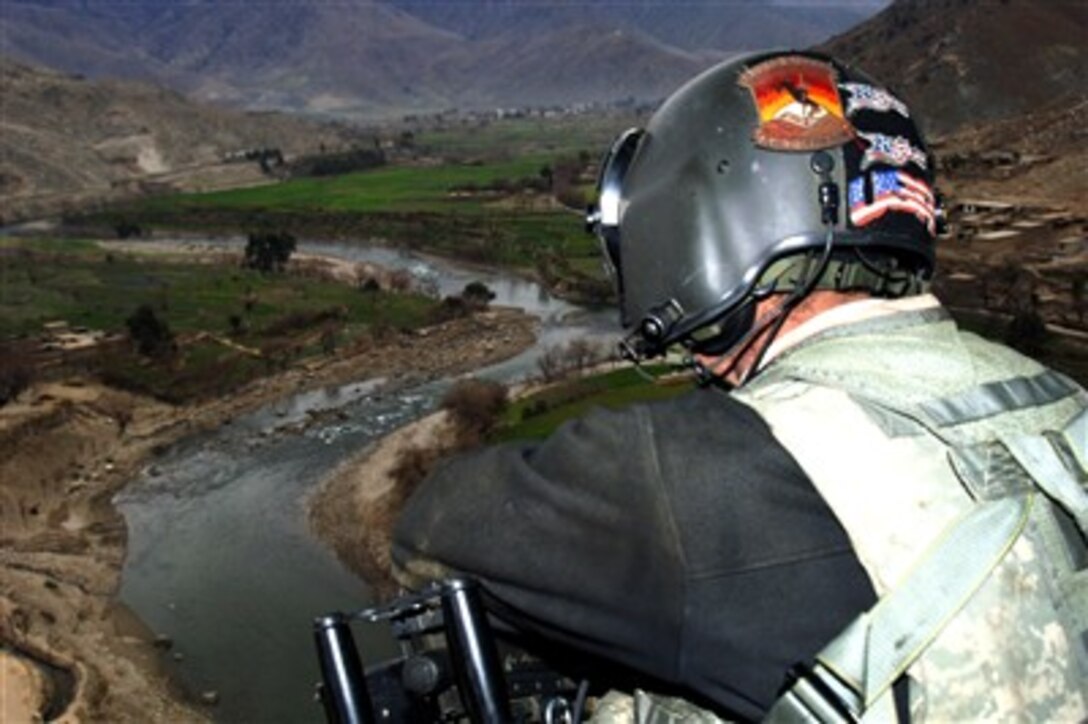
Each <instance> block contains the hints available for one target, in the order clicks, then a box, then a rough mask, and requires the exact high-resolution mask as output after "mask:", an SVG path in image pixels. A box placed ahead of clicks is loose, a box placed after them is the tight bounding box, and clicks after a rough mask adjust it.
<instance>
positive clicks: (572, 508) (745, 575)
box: [393, 390, 873, 718]
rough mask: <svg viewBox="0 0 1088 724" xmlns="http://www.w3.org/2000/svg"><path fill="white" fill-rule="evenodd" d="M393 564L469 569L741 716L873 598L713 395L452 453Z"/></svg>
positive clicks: (745, 428)
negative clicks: (530, 441)
mask: <svg viewBox="0 0 1088 724" xmlns="http://www.w3.org/2000/svg"><path fill="white" fill-rule="evenodd" d="M393 559H394V563H395V565H396V566H398V567H399V569H400V571H401V573H402V574H408V576H409V577H412V576H415V577H416V578H417V580H418V578H419V577H421V576H422V577H433V576H436V575H438V574H439V570H438V569H439V568H446V569H451V570H454V571H460V572H466V573H471V574H472V575H474V576H476V577H478V578H480V579H481V580H482V581H483V582H484V584H485V586H486V587H487V588H488V590H489V591H490V592H491V594H492V595H494V596H496V597H497V598H499V599H500V600H501V601H502V602H503V603H504V604H506V605H507V606H508V607H509V608H511V609H512V610H514V611H516V612H518V613H519V615H520V616H522V617H523V618H524V620H525V621H526V622H529V623H530V625H531V627H532V628H534V629H535V630H537V631H543V632H545V633H546V634H547V635H548V636H549V637H551V638H553V639H555V640H557V641H559V642H561V643H564V644H566V645H569V646H573V647H575V648H577V649H580V650H583V651H586V652H588V653H591V654H595V655H598V656H602V657H604V658H606V659H608V660H611V661H615V662H618V663H620V664H622V665H624V666H627V667H630V668H632V669H634V670H636V671H639V672H642V673H644V674H646V675H648V676H650V677H652V678H653V679H655V680H657V681H660V682H663V683H664V684H671V685H675V686H677V687H680V689H682V690H686V691H691V692H694V693H695V694H696V695H698V696H699V697H700V698H701V699H702V700H704V701H710V702H713V703H714V704H715V705H716V706H717V707H718V708H719V709H720V710H722V711H723V712H727V713H729V714H730V715H733V716H739V717H743V718H756V717H759V716H760V715H761V714H762V713H763V711H764V710H765V709H766V707H767V706H768V705H769V704H770V702H771V701H772V700H773V698H774V696H775V693H776V691H777V689H778V687H779V685H780V684H781V682H782V678H783V676H784V673H785V671H786V669H787V668H788V667H789V666H790V665H791V664H793V663H796V662H798V661H801V660H804V659H807V658H808V657H811V656H812V655H813V654H815V652H816V651H818V650H819V648H820V647H822V645H823V644H825V643H827V642H828V641H829V640H830V639H831V638H832V636H834V634H835V633H837V632H838V630H839V629H840V628H841V627H842V626H844V625H845V624H846V623H847V622H848V621H849V620H850V619H851V618H852V617H853V616H854V615H856V613H858V612H860V611H861V610H864V608H866V607H867V606H868V605H869V604H870V603H871V602H872V601H873V593H872V590H871V587H870V586H869V583H868V580H867V578H866V577H865V573H864V571H863V570H862V569H861V567H860V565H859V564H858V562H857V560H856V558H855V557H854V555H853V552H852V551H851V549H850V545H849V542H848V540H847V538H846V535H845V533H844V532H843V531H842V529H841V527H840V526H839V525H838V522H837V521H836V520H835V518H834V516H833V515H832V513H831V511H830V510H829V509H828V507H827V505H826V504H825V503H824V502H823V501H822V499H821V498H820V496H819V495H818V493H817V492H816V490H815V489H814V487H813V486H812V484H811V483H810V482H809V480H808V478H807V477H806V476H805V474H804V473H803V472H802V471H801V470H800V468H799V467H798V466H797V464H796V463H795V462H794V460H793V458H792V457H791V456H790V455H789V454H788V452H787V451H786V450H785V449H783V448H782V446H781V445H779V444H778V442H777V441H776V440H775V439H774V437H773V435H772V434H771V432H770V430H769V429H768V427H767V426H766V424H765V423H764V421H763V420H762V419H761V418H760V417H759V416H758V415H756V413H755V412H754V411H752V410H751V409H750V408H748V407H746V406H744V405H741V404H740V403H738V402H736V401H735V400H733V399H732V398H730V397H728V396H725V395H723V394H720V393H718V392H716V391H712V390H704V391H698V392H695V393H692V394H689V395H685V396H683V397H681V398H678V399H675V400H670V401H666V402H661V403H654V404H649V405H636V406H632V407H630V408H627V409H625V410H622V411H618V412H612V411H605V410H597V411H594V412H592V413H590V414H588V415H586V416H585V417H584V418H582V419H580V420H577V421H573V422H571V423H568V424H566V425H564V426H563V427H562V428H560V429H559V430H558V431H557V432H556V433H555V434H554V435H553V436H552V437H551V438H549V439H548V440H546V441H544V442H542V443H539V444H535V445H504V446H499V447H495V448H490V449H487V450H484V451H482V452H480V453H477V454H473V455H469V456H466V457H462V458H459V459H456V460H454V461H452V462H451V463H449V464H448V465H446V466H444V467H442V468H441V469H439V470H438V471H437V472H436V473H435V474H434V475H432V476H431V477H430V478H429V479H428V480H427V481H425V483H424V484H423V486H422V487H421V488H420V490H418V491H417V493H416V494H415V495H414V496H413V497H412V499H411V500H410V501H409V503H408V505H407V507H406V509H405V511H404V513H403V514H402V517H401V519H400V521H399V523H398V526H397V529H396V532H395V536H394V548H393ZM436 564H437V566H436Z"/></svg>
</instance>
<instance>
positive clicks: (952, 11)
mask: <svg viewBox="0 0 1088 724" xmlns="http://www.w3.org/2000/svg"><path fill="white" fill-rule="evenodd" d="M1085 38H1088V3H1084V2H1081V0H1044V1H1040V0H1000V1H998V0H896V2H894V3H893V4H892V5H891V6H890V7H888V8H887V9H886V10H884V11H883V12H881V13H879V14H878V15H876V16H874V17H872V18H871V19H869V20H868V21H866V22H864V23H862V24H861V25H859V26H858V27H856V28H854V29H853V30H850V31H849V32H847V33H845V34H843V35H840V36H838V37H836V38H834V39H832V40H831V41H830V42H828V43H827V44H826V45H824V46H823V49H825V50H827V51H829V52H830V53H832V54H833V55H836V56H838V57H841V58H843V59H845V60H847V61H849V62H851V63H852V64H854V65H857V66H858V67H860V68H862V69H864V70H866V71H868V72H869V73H871V74H873V76H875V77H876V78H879V79H880V80H881V81H883V82H884V83H887V84H889V85H891V86H892V87H893V88H894V89H895V90H896V92H897V93H899V94H900V95H902V96H903V98H904V99H905V100H907V101H908V102H910V103H911V104H912V105H913V106H915V107H916V108H917V109H918V110H919V111H921V112H922V114H923V117H924V118H925V119H926V129H927V130H928V131H929V132H930V133H931V134H941V133H947V132H949V131H952V130H955V129H957V128H960V127H961V126H964V125H969V124H977V123H980V122H985V121H992V120H1001V119H1008V118H1014V117H1017V116H1021V115H1023V114H1025V113H1034V112H1037V111H1054V110H1061V109H1064V108H1069V107H1072V106H1074V105H1076V104H1077V102H1078V101H1079V100H1083V99H1085V98H1088V44H1086V43H1085Z"/></svg>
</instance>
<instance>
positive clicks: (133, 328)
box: [125, 304, 175, 357]
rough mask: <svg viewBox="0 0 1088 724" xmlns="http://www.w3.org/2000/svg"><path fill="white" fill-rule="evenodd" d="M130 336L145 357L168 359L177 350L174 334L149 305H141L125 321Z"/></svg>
mask: <svg viewBox="0 0 1088 724" xmlns="http://www.w3.org/2000/svg"><path fill="white" fill-rule="evenodd" d="M125 325H126V326H127V327H128V333H129V336H130V337H131V338H132V341H133V342H135V343H136V349H137V351H138V352H139V353H140V354H142V355H143V356H144V357H166V356H168V355H170V354H172V353H173V352H174V350H175V346H174V333H173V332H171V331H170V326H169V325H168V324H167V323H166V322H165V321H163V320H161V319H159V318H158V316H157V315H156V314H155V310H154V309H152V308H151V306H150V305H148V304H141V305H140V306H139V307H137V308H136V311H135V312H133V313H132V316H130V317H129V318H128V319H126V320H125Z"/></svg>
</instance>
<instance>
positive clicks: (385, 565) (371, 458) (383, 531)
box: [309, 411, 452, 598]
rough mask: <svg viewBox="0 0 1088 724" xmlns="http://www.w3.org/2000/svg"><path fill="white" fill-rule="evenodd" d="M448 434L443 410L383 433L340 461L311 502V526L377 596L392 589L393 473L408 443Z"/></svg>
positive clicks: (396, 501)
mask: <svg viewBox="0 0 1088 724" xmlns="http://www.w3.org/2000/svg"><path fill="white" fill-rule="evenodd" d="M451 436H452V430H451V427H450V425H449V420H448V417H447V415H446V413H445V412H444V411H440V412H436V413H434V414H432V415H428V416H427V417H424V418H422V419H420V420H417V421H416V422H413V423H410V424H408V425H406V426H404V427H402V428H400V429H399V430H397V431H396V432H394V433H392V434H390V435H387V436H385V437H383V438H382V439H380V440H378V441H377V442H375V443H374V444H373V445H370V446H369V447H367V448H365V449H364V450H361V451H360V452H359V454H357V455H355V456H353V457H352V458H350V459H348V460H346V461H344V462H343V463H342V464H341V465H340V466H339V467H338V468H337V469H336V470H335V471H333V473H332V474H331V475H329V476H328V477H327V478H326V479H325V480H324V481H323V482H322V484H321V486H320V488H319V489H318V490H317V491H316V493H315V494H314V495H313V496H311V498H310V501H309V519H310V526H311V528H312V530H313V531H314V533H315V534H316V535H317V537H318V538H320V539H321V541H322V542H323V543H325V545H327V546H329V547H330V548H331V549H332V550H333V551H334V552H335V553H336V556H337V558H339V559H340V560H341V561H342V562H343V563H344V565H346V566H347V567H348V568H349V569H351V570H352V571H353V572H354V573H355V574H356V575H359V576H361V577H363V578H365V579H366V581H367V583H369V584H370V586H371V587H372V590H374V591H375V593H377V595H378V597H379V598H382V597H388V596H389V595H390V594H392V593H394V592H395V590H396V584H395V582H394V580H393V577H392V562H391V560H390V557H389V549H390V543H391V542H392V541H391V536H392V532H393V523H394V521H395V520H396V516H397V513H398V512H399V510H400V507H401V505H402V504H403V501H404V495H403V494H402V492H401V491H399V490H398V489H397V485H396V483H395V482H394V480H393V476H392V475H391V472H392V470H393V467H394V466H395V465H396V463H397V461H398V459H399V458H400V456H401V454H402V453H403V452H404V451H405V450H408V449H410V448H431V449H436V448H438V447H439V446H442V445H443V444H448V443H449V442H450V439H451Z"/></svg>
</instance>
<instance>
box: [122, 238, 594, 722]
mask: <svg viewBox="0 0 1088 724" xmlns="http://www.w3.org/2000/svg"><path fill="white" fill-rule="evenodd" d="M299 251H302V252H307V253H313V254H325V255H330V256H337V257H340V258H346V259H350V260H355V261H371V262H375V263H378V264H382V265H385V266H388V267H393V268H406V269H409V270H410V271H412V272H413V273H414V274H416V275H417V276H423V277H426V278H427V279H429V280H430V283H431V284H432V285H437V287H438V290H439V292H440V293H441V294H444V295H445V294H452V293H457V292H460V291H461V289H463V288H464V286H465V284H466V283H468V282H470V281H474V280H479V281H482V282H484V283H485V284H487V285H488V286H489V287H490V288H491V289H492V291H494V292H495V293H496V299H495V300H494V303H495V304H501V305H507V306H517V307H522V308H524V309H525V310H526V311H528V312H530V313H532V314H534V315H536V316H538V317H539V318H540V320H541V328H540V335H539V340H538V342H537V344H536V345H535V346H534V347H533V348H531V349H529V350H527V351H526V352H524V353H523V354H521V355H519V356H518V357H516V358H514V359H512V360H508V361H507V362H504V363H501V364H499V365H496V366H494V367H491V368H488V369H486V370H480V371H479V372H477V373H476V374H477V376H481V377H487V378H491V379H497V380H501V381H515V380H518V379H523V378H525V377H527V376H531V375H532V374H534V373H535V371H536V360H537V359H538V357H539V356H540V354H541V353H542V352H543V350H544V349H546V348H547V347H549V346H551V345H553V344H556V343H559V342H563V341H565V340H568V339H571V338H574V337H580V336H591V337H601V338H610V337H611V336H613V335H614V333H615V314H614V313H613V312H607V311H606V312H590V311H588V310H584V309H580V308H578V307H575V306H573V305H571V304H568V303H566V302H564V301H562V300H558V299H555V298H552V297H550V296H549V295H548V294H547V293H546V292H545V291H544V290H543V289H542V288H541V287H539V286H538V285H536V284H535V283H532V282H528V281H525V280H522V279H518V278H516V277H512V276H509V275H503V274H498V273H494V272H479V271H473V270H468V269H464V268H459V267H457V266H455V265H452V264H447V263H444V262H436V261H434V260H426V261H424V260H421V259H419V258H416V257H412V256H410V255H405V254H402V253H400V252H397V251H395V250H389V249H384V248H378V247H363V246H356V245H344V244H333V243H317V242H310V243H304V244H300V246H299ZM382 383H383V381H382V380H359V381H357V382H353V383H351V384H347V385H341V386H336V387H330V388H327V389H323V390H317V391H311V392H308V393H303V394H299V395H296V396H293V397H289V398H286V399H282V400H279V401H276V402H274V403H272V404H269V405H267V406H266V407H264V408H262V409H260V410H258V411H256V412H254V413H252V414H250V415H247V416H244V417H239V418H237V419H235V420H233V421H232V422H231V424H229V425H226V426H224V427H222V428H221V429H219V430H217V431H215V432H212V433H207V434H202V435H199V436H195V437H192V438H190V439H187V440H184V441H182V442H180V443H178V444H177V445H175V446H174V447H173V448H171V449H170V450H168V451H167V452H166V453H165V454H164V455H163V456H162V457H161V458H159V459H157V460H156V461H155V464H154V466H151V467H149V468H148V469H147V470H146V471H145V472H144V473H143V474H142V475H141V476H140V477H139V478H137V479H136V480H134V481H133V482H132V483H131V484H130V485H129V486H128V487H127V488H126V489H125V491H124V492H123V493H122V494H121V495H119V496H118V498H117V501H116V502H117V504H118V506H119V507H120V509H121V511H122V512H123V513H124V515H125V518H126V520H127V523H128V528H129V548H128V558H127V561H126V564H125V568H124V573H123V582H122V589H121V598H122V599H123V600H124V602H125V603H126V604H128V605H129V606H130V607H131V608H132V609H133V610H135V612H136V613H137V614H138V615H139V616H140V617H141V618H143V620H144V621H145V622H147V624H148V625H149V626H150V627H151V628H152V629H153V630H154V631H155V632H156V633H159V634H162V635H164V636H168V637H169V638H170V639H171V640H172V641H173V646H172V648H171V650H170V653H168V654H167V656H168V658H169V659H170V666H171V667H172V669H173V670H174V671H176V674H177V679H178V681H179V682H180V683H181V684H182V685H183V686H184V687H185V688H186V689H187V690H189V691H190V692H191V693H192V694H193V695H194V696H199V695H200V694H201V693H203V692H212V691H214V692H216V695H217V697H218V704H217V705H216V706H215V707H214V708H212V709H210V711H211V713H212V715H213V716H214V717H215V718H216V719H218V720H221V721H225V722H308V721H322V720H323V714H322V711H321V709H320V707H319V706H318V705H317V704H315V703H314V702H313V685H314V683H315V682H316V681H317V679H318V676H319V675H318V671H317V664H316V659H315V656H314V651H313V643H312V638H311V628H310V623H311V621H312V619H313V618H314V617H315V616H316V615H319V614H322V613H325V612H328V611H332V610H351V609H353V608H361V607H363V606H364V605H366V604H367V603H368V602H369V600H370V598H369V592H368V591H367V588H366V585H365V583H364V582H362V581H361V580H360V579H358V578H356V577H355V576H354V575H353V574H351V573H350V572H348V571H347V569H345V568H344V567H343V566H341V565H340V563H339V562H338V561H337V560H336V559H335V557H334V556H333V555H332V553H331V552H329V551H328V550H327V549H325V548H324V547H323V546H322V545H321V544H320V543H319V542H318V541H317V540H316V539H314V538H313V537H312V535H311V534H310V532H309V530H308V528H307V523H306V519H305V501H306V497H307V496H308V495H309V494H310V493H311V492H312V491H313V490H314V487H315V486H316V484H317V483H318V482H319V481H320V480H321V479H322V478H323V477H324V476H325V475H327V474H328V473H329V472H330V471H331V470H332V469H333V468H335V467H336V465H337V464H339V463H340V462H341V461H343V460H344V459H345V458H346V457H347V456H349V455H351V454H353V453H355V452H357V451H359V450H360V449H361V448H363V447H365V446H366V445H368V444H369V443H371V442H373V441H375V440H376V439H378V438H380V437H382V436H384V435H385V434H387V433H389V432H391V431H392V430H394V429H396V428H397V427H399V426H401V425H404V424H406V423H408V422H410V421H412V420H414V419H417V418H418V417H420V416H422V415H423V414H425V413H427V412H428V411H430V410H432V409H434V407H435V406H436V404H437V400H438V399H439V398H440V397H441V394H442V392H443V391H444V390H445V389H446V388H447V387H448V385H449V384H450V382H449V381H448V380H439V381H436V382H430V383H426V384H423V385H420V386H416V387H412V388H407V389H399V390H395V391H391V390H388V389H386V388H384V387H383V384H382ZM383 634H384V632H382V631H378V630H374V631H369V630H366V629H360V630H357V631H356V636H357V639H358V640H359V642H360V646H361V648H363V649H364V650H365V655H366V657H367V658H369V659H371V660H373V659H375V658H379V657H381V656H383V655H387V654H389V653H391V645H390V643H389V642H388V641H387V640H386V638H385V636H384V635H383Z"/></svg>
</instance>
